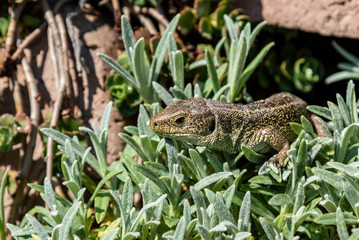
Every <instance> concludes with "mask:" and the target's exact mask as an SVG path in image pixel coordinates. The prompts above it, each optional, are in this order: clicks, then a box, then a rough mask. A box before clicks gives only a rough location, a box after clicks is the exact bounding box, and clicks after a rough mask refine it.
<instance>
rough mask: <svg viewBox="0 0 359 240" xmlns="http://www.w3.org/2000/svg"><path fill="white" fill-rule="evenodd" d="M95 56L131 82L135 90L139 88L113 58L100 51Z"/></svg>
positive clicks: (133, 79)
mask: <svg viewBox="0 0 359 240" xmlns="http://www.w3.org/2000/svg"><path fill="white" fill-rule="evenodd" d="M128 55H129V54H128ZM97 56H98V57H99V58H100V59H101V60H102V61H104V62H105V63H106V64H107V65H109V66H110V67H111V68H112V69H113V70H115V71H116V72H118V73H119V74H120V75H121V76H122V77H123V78H124V79H125V80H126V81H127V82H128V83H130V84H132V85H133V86H134V87H135V88H136V89H137V90H139V89H140V86H138V84H137V82H136V80H135V78H134V77H133V76H132V75H131V74H129V73H128V72H127V70H126V69H124V68H123V67H121V66H120V65H119V64H118V63H117V62H116V61H115V60H113V59H112V58H110V57H109V56H107V55H105V54H102V53H97Z"/></svg>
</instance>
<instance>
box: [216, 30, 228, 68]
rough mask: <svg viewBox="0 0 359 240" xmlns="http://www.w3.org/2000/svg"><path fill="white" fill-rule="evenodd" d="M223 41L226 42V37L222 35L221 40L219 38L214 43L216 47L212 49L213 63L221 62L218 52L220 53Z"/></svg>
mask: <svg viewBox="0 0 359 240" xmlns="http://www.w3.org/2000/svg"><path fill="white" fill-rule="evenodd" d="M225 42H226V37H222V38H221V40H219V42H218V43H217V44H216V47H215V49H214V64H215V65H219V64H221V63H222V60H221V55H220V53H221V48H222V46H223V44H224V43H225Z"/></svg>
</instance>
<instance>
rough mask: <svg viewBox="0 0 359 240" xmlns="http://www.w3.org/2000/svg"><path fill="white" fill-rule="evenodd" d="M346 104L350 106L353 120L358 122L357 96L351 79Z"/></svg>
mask: <svg viewBox="0 0 359 240" xmlns="http://www.w3.org/2000/svg"><path fill="white" fill-rule="evenodd" d="M346 104H347V106H348V108H349V112H350V116H351V120H352V122H354V123H356V122H358V110H357V99H356V96H355V85H354V83H353V80H350V81H349V83H348V87H347V92H346Z"/></svg>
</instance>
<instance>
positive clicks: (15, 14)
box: [5, 1, 26, 52]
mask: <svg viewBox="0 0 359 240" xmlns="http://www.w3.org/2000/svg"><path fill="white" fill-rule="evenodd" d="M25 4H26V1H23V2H22V3H20V5H18V6H17V7H16V9H15V10H14V7H15V3H12V4H11V6H10V7H9V12H10V17H11V20H10V24H9V28H8V30H7V34H6V41H5V50H6V51H7V52H10V51H11V48H12V46H13V45H14V43H15V40H16V28H17V23H18V21H19V17H20V14H21V12H22V10H23V8H24V6H25Z"/></svg>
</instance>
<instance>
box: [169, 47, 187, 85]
mask: <svg viewBox="0 0 359 240" xmlns="http://www.w3.org/2000/svg"><path fill="white" fill-rule="evenodd" d="M171 54H172V55H173V64H174V67H173V71H174V72H172V76H173V82H174V84H175V85H176V86H178V87H179V88H180V89H183V88H184V66H183V55H182V52H181V51H176V52H172V53H171Z"/></svg>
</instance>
